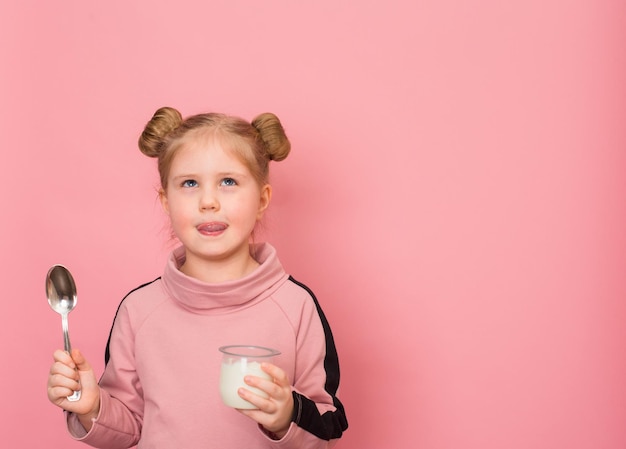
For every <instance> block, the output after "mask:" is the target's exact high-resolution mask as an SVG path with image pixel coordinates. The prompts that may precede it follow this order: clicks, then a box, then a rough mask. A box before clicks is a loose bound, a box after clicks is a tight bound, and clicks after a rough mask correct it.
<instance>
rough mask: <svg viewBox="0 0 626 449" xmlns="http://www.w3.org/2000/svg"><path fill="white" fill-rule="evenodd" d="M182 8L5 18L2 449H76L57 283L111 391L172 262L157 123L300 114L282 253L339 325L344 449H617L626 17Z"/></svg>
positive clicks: (595, 5) (622, 340)
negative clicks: (152, 131)
mask: <svg viewBox="0 0 626 449" xmlns="http://www.w3.org/2000/svg"><path fill="white" fill-rule="evenodd" d="M383 3H384V4H385V6H384V8H383V7H382V6H381V5H382V4H383ZM511 3H516V5H512V4H511ZM175 5H176V6H174V3H172V2H163V1H153V0H133V1H121V0H114V1H111V0H110V1H107V2H97V1H82V0H81V1H78V0H75V1H67V0H66V1H63V0H62V1H60V2H41V1H34V0H23V1H20V2H16V1H5V2H3V5H2V7H1V8H0V58H1V61H2V69H1V70H0V98H1V99H2V100H1V104H2V107H0V131H1V135H2V147H3V148H2V151H3V152H2V154H3V156H2V167H3V170H2V172H3V178H2V185H3V188H2V198H3V201H2V203H3V207H2V217H3V219H2V220H0V245H1V247H0V248H1V253H2V262H1V263H2V266H1V270H0V276H1V285H2V289H3V298H4V307H3V314H2V318H0V319H1V320H2V322H1V325H0V329H2V334H1V338H0V349H1V350H2V360H3V361H2V366H3V369H2V370H0V376H1V377H0V385H2V391H3V400H2V406H1V408H0V410H1V412H0V413H1V414H2V415H1V416H0V418H1V419H0V422H2V425H1V427H0V429H1V430H0V432H1V433H2V439H3V442H2V446H3V447H44V446H45V447H54V448H57V447H66V448H73V447H82V445H79V444H75V443H72V442H70V441H69V439H68V437H67V435H66V434H65V431H64V428H63V418H62V415H61V413H60V412H59V411H58V409H56V408H55V407H54V406H52V405H51V404H49V403H48V402H47V399H46V394H45V382H46V373H47V370H48V367H49V363H50V360H51V353H52V351H53V350H54V349H55V348H57V347H59V346H60V345H61V344H62V339H61V326H60V319H59V318H58V317H57V316H56V315H55V314H54V313H53V312H52V311H51V310H50V309H49V308H48V305H47V304H46V299H45V296H44V276H45V273H46V271H47V269H48V268H49V267H50V266H51V265H52V264H54V263H63V264H65V265H67V266H68V267H70V269H71V270H72V271H73V273H74V275H75V278H76V281H77V284H78V289H79V307H78V309H77V310H76V311H75V312H73V313H72V315H71V317H70V318H71V319H70V328H71V335H72V339H73V343H74V345H75V346H77V347H80V348H82V349H83V351H84V352H85V353H87V354H88V355H89V356H90V358H91V359H92V362H93V363H94V364H95V365H96V368H97V370H98V371H100V370H101V369H102V354H103V350H104V344H105V342H106V338H107V335H108V330H109V327H110V324H111V321H112V319H113V314H114V312H115V309H116V307H117V304H118V303H119V301H120V299H121V297H122V296H123V295H124V294H125V293H126V292H127V291H129V290H130V289H132V288H133V287H135V286H137V285H138V284H139V283H142V282H145V281H148V280H151V279H153V278H154V277H156V276H157V275H158V274H159V273H160V269H161V266H162V264H163V258H164V254H165V252H166V251H167V247H168V245H167V233H166V231H165V230H164V221H163V217H162V214H161V212H160V209H159V206H158V204H157V202H156V195H155V190H154V188H155V185H156V176H155V171H154V166H153V162H152V161H150V160H148V159H146V158H144V157H143V156H141V155H140V153H139V151H138V150H137V149H136V145H135V142H136V139H137V137H138V134H139V132H140V131H141V129H142V126H143V124H144V123H145V121H146V120H148V118H149V116H150V115H151V113H152V112H153V110H154V109H156V108H157V107H158V106H161V105H165V104H170V105H173V106H176V107H179V108H180V109H181V110H182V111H183V112H184V113H185V114H191V113H195V112H200V111H204V110H207V109H213V110H218V111H225V112H230V113H235V114H238V115H242V116H245V117H247V118H252V116H253V115H255V114H256V113H259V112H262V111H264V110H271V111H274V112H276V113H277V114H278V115H279V116H280V117H282V119H283V121H284V124H285V126H286V128H287V130H288V132H289V134H290V136H291V138H292V140H293V147H294V150H293V153H292V156H290V158H289V159H288V160H287V161H285V162H284V163H280V164H276V165H275V166H274V172H273V180H274V187H275V202H274V204H273V205H272V210H271V213H270V217H269V219H268V221H267V234H268V238H269V239H270V240H271V241H272V242H273V243H274V244H275V245H276V246H277V247H278V248H279V251H280V253H281V255H282V259H283V262H284V263H285V265H286V266H287V267H288V269H289V271H290V272H291V273H293V274H294V276H296V277H297V278H299V279H301V280H303V281H305V282H307V283H308V284H310V286H311V287H312V288H313V289H314V290H315V291H316V292H317V294H318V296H319V298H320V300H321V301H322V304H323V306H324V308H325V310H326V312H327V314H328V316H329V319H330V321H331V324H332V325H333V328H334V331H335V336H336V340H337V344H338V347H339V350H340V355H341V361H342V369H343V384H342V391H341V393H342V394H341V397H342V399H343V400H344V402H345V404H346V408H347V411H348V414H349V415H348V417H349V420H350V424H351V428H350V430H349V431H348V432H347V434H346V436H345V439H344V440H343V441H342V443H341V444H340V445H339V447H341V448H358V449H370V448H371V449H380V448H394V449H403V448H407V449H408V448H420V449H422V448H423V449H459V448H463V449H478V448H480V449H485V448H494V449H495V448H498V449H499V448H507V449H528V448H533V449H541V448H555V449H557V448H558V449H561V448H568V449H582V448H593V449H601V448H607V449H608V448H611V449H613V448H623V447H626V425H625V423H626V385H625V382H624V379H625V378H626V328H625V326H624V319H625V318H626V302H625V301H624V300H625V298H626V276H624V270H625V268H626V235H625V232H624V229H625V225H626V201H625V197H624V196H625V195H624V194H625V192H626V176H625V169H626V151H625V145H626V125H625V123H626V84H625V82H624V80H626V53H625V52H624V42H625V39H626V31H624V30H626V6H625V3H624V2H623V1H621V0H615V1H611V0H587V1H584V0H581V1H578V2H572V1H559V0H527V1H523V2H522V1H520V2H502V1H496V0H483V1H473V2H468V1H462V0H444V1H441V0H427V1H421V0H416V1H391V2H372V1H363V0H358V1H357V0H346V1H337V0H318V1H316V2H296V1H286V0H285V1H282V2H281V1H276V0H268V1H265V2H243V1H217V0H216V1H212V2H207V1H200V0H198V1H195V2H194V1H186V0H182V1H179V2H176V3H175ZM7 441H8V442H7Z"/></svg>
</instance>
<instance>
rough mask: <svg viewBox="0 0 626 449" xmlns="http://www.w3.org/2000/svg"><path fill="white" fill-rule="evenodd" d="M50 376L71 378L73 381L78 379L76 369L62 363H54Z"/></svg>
mask: <svg viewBox="0 0 626 449" xmlns="http://www.w3.org/2000/svg"><path fill="white" fill-rule="evenodd" d="M50 375H51V376H52V375H61V376H65V377H70V378H72V379H78V373H77V372H76V369H74V368H72V367H71V366H68V365H66V364H64V363H62V362H54V363H53V364H52V366H51V367H50Z"/></svg>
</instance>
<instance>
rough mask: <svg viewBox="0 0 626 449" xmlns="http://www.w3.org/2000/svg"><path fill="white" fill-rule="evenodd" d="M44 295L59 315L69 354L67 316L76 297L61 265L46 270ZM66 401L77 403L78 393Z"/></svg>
mask: <svg viewBox="0 0 626 449" xmlns="http://www.w3.org/2000/svg"><path fill="white" fill-rule="evenodd" d="M46 295H47V296H48V304H50V307H51V308H52V310H54V311H55V312H56V313H58V314H60V315H61V323H62V325H63V345H64V348H65V351H66V352H67V353H68V354H69V353H70V352H71V351H72V345H71V344H70V335H69V330H68V320H67V315H68V314H69V313H70V312H71V311H72V310H74V307H76V303H77V302H78V297H77V295H76V284H75V283H74V278H73V277H72V274H71V273H70V272H69V270H68V269H67V268H65V267H64V266H63V265H54V266H53V267H52V268H50V270H48V275H47V276H46ZM67 399H68V401H72V402H74V401H78V400H79V399H80V391H75V392H74V393H73V394H72V395H71V396H68V397H67Z"/></svg>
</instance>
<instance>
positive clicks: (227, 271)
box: [180, 253, 259, 284]
mask: <svg viewBox="0 0 626 449" xmlns="http://www.w3.org/2000/svg"><path fill="white" fill-rule="evenodd" d="M258 266H259V263H258V262H257V261H256V260H255V259H254V258H253V257H252V256H251V255H250V254H246V257H241V258H231V259H225V260H206V259H201V258H197V257H195V256H194V255H192V254H189V253H187V254H186V257H185V261H184V262H183V264H182V265H181V267H180V271H181V272H183V273H184V274H186V275H187V276H190V277H192V278H195V279H198V280H199V281H202V282H206V283H207V284H218V283H221V282H228V281H234V280H237V279H241V278H242V277H245V276H247V275H249V274H250V273H252V272H253V271H254V270H255V269H256V267H258Z"/></svg>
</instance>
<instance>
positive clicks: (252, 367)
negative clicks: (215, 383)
mask: <svg viewBox="0 0 626 449" xmlns="http://www.w3.org/2000/svg"><path fill="white" fill-rule="evenodd" d="M247 375H252V376H257V377H263V378H265V379H267V380H272V378H271V377H270V375H269V374H267V373H266V372H265V371H263V370H262V369H261V364H260V363H259V362H248V360H247V359H245V358H242V359H232V358H231V359H226V360H224V361H223V362H222V368H221V371H220V394H221V395H222V401H224V404H226V405H228V406H229V407H234V408H241V409H249V410H251V409H255V408H256V407H255V406H254V405H252V404H251V403H250V402H248V401H246V400H245V399H242V398H241V397H240V396H239V394H238V393H237V390H238V389H239V388H246V389H248V390H250V391H251V392H253V393H255V394H257V395H259V396H262V397H264V398H267V397H268V395H267V394H266V393H265V392H264V391H262V390H259V389H258V388H254V387H251V386H250V385H248V384H246V383H245V382H244V381H243V378H244V377H245V376H247Z"/></svg>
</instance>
